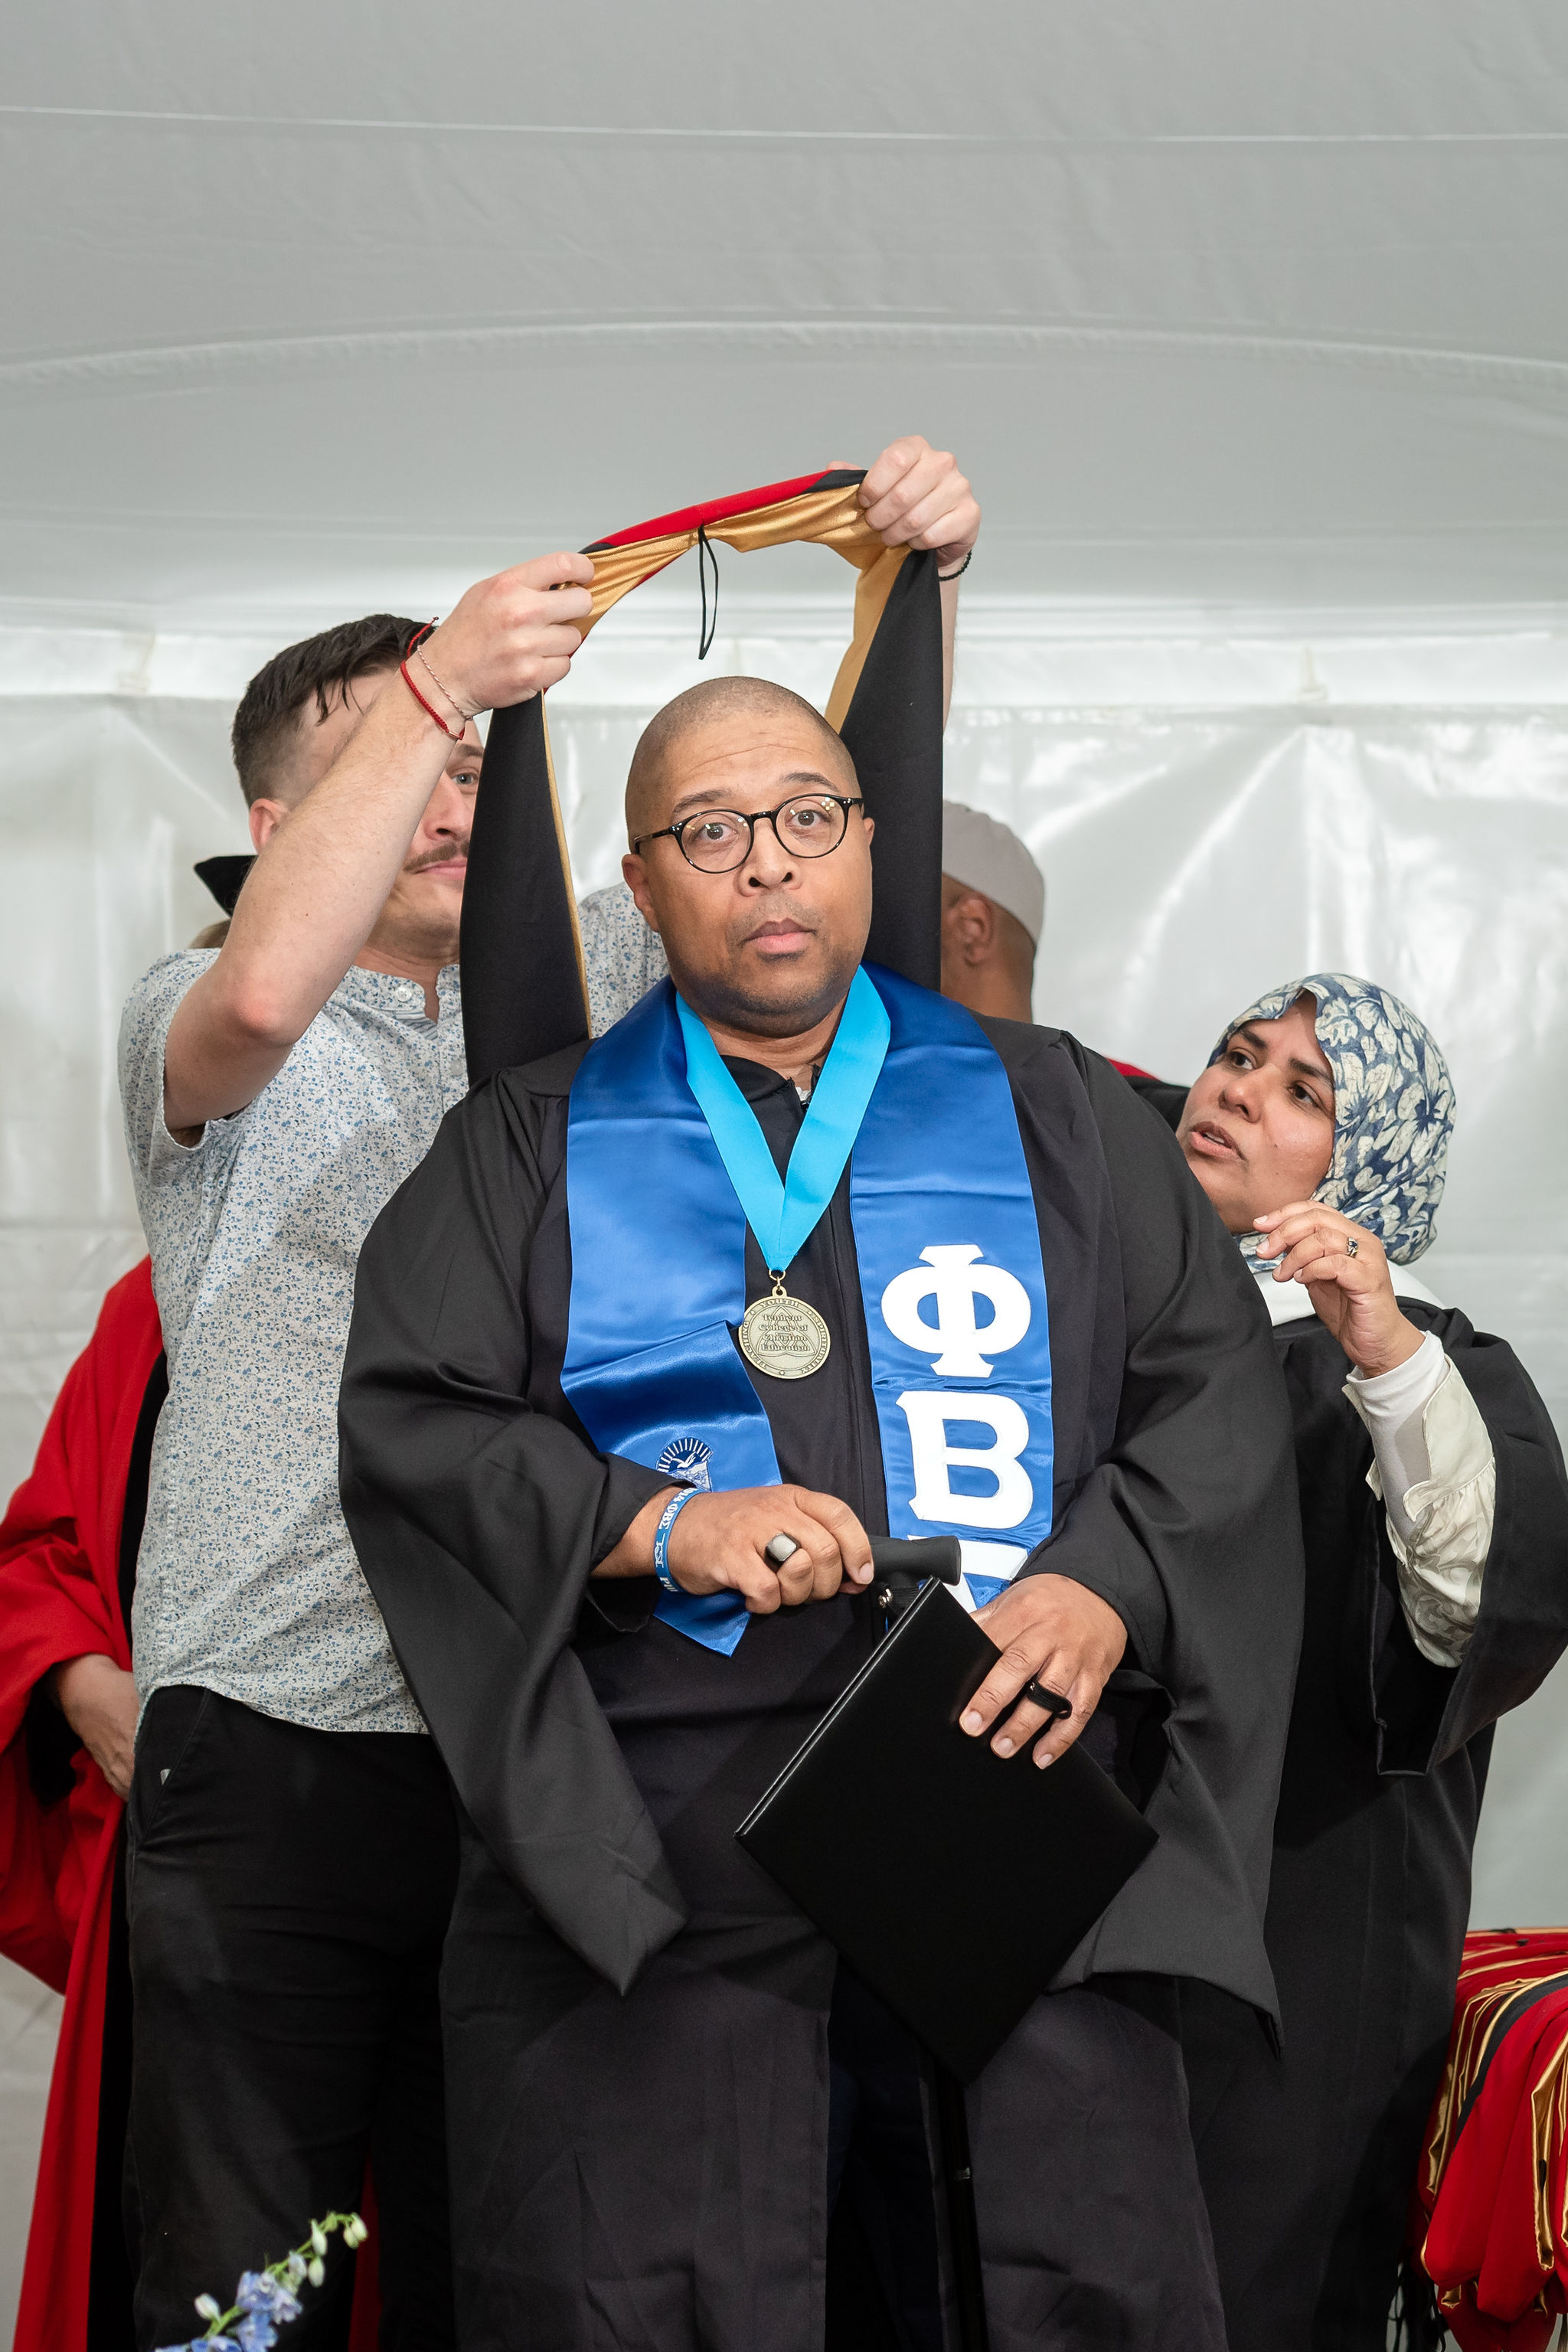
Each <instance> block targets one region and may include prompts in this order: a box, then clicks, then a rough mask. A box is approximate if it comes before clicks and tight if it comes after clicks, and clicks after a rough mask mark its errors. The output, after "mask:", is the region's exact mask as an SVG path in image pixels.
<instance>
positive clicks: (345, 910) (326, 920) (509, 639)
mask: <svg viewBox="0 0 1568 2352" xmlns="http://www.w3.org/2000/svg"><path fill="white" fill-rule="evenodd" d="M593 575H594V567H593V565H592V564H591V563H590V562H588V560H587V558H586V557H585V556H581V555H569V554H562V555H547V556H542V557H540V558H538V559H536V560H535V561H534V562H531V563H524V564H520V565H519V566H518V567H517V568H516V569H515V570H513V571H510V572H500V573H498V574H497V576H496V577H495V578H494V579H491V580H482V581H480V582H479V583H478V584H477V585H476V586H474V587H472V588H470V589H469V590H468V592H467V593H466V594H465V595H464V596H463V597H462V598H461V599H460V601H459V602H458V605H457V606H456V608H455V609H454V611H453V612H452V614H451V615H450V617H449V618H448V619H447V620H446V621H445V622H443V623H442V625H441V626H440V628H438V629H437V631H436V633H435V635H433V636H432V637H430V638H429V639H427V640H426V646H425V647H424V649H423V650H424V651H425V652H426V654H427V655H428V662H429V673H430V681H431V682H430V683H429V684H428V685H427V687H426V693H427V696H428V698H429V700H430V701H431V702H433V703H434V704H435V705H436V707H437V709H439V710H440V712H441V717H442V719H443V720H444V721H445V722H446V726H447V727H449V728H452V729H454V730H458V733H459V734H461V733H462V732H463V731H464V730H463V724H462V722H463V721H464V720H465V719H467V718H468V717H469V716H470V715H471V714H472V713H473V712H475V711H479V710H488V709H500V708H501V707H503V706H505V705H507V704H510V703H514V702H522V701H526V700H527V699H528V698H529V697H530V696H531V695H534V694H537V693H540V692H541V691H542V689H543V688H546V687H548V686H552V685H553V684H554V683H555V682H556V680H557V679H558V678H561V677H564V676H565V674H566V671H567V669H568V668H569V667H570V666H571V659H572V656H573V654H574V652H575V651H576V649H577V647H578V646H579V645H580V644H581V642H582V638H581V635H580V633H579V631H578V629H577V628H576V626H575V625H574V624H575V623H576V622H578V621H579V620H581V619H583V618H584V617H585V615H586V614H587V612H588V610H589V598H588V594H587V583H589V582H590V581H591V580H592V578H593ZM420 675H421V677H422V678H423V677H424V675H425V674H424V672H423V671H421V673H420ZM437 678H438V679H439V680H440V681H441V686H442V688H445V689H447V694H446V697H445V698H443V696H442V694H441V692H440V690H439V689H437V688H436V687H435V685H434V680H435V679H437ZM373 684H374V681H373ZM468 745H469V747H470V748H472V749H476V750H477V747H478V738H477V737H474V736H472V735H471V734H470V735H469V736H468ZM456 748H457V749H458V751H459V752H460V751H461V748H462V747H461V746H460V745H459V746H458V747H456ZM454 752H455V744H454V738H453V736H452V735H451V734H449V733H447V732H446V731H445V729H444V728H443V726H442V725H439V724H437V720H436V719H434V718H433V717H431V716H430V714H429V712H428V711H427V710H426V709H424V708H423V707H422V706H421V704H420V702H419V701H418V700H416V698H415V696H414V695H412V694H410V693H408V692H407V691H406V690H405V688H404V686H403V685H402V683H401V681H400V679H399V678H398V677H397V674H396V672H395V671H393V672H391V673H389V674H388V676H387V677H386V678H385V679H384V681H383V682H382V683H381V686H380V688H379V690H377V691H376V692H375V693H374V698H372V699H370V700H369V703H368V708H366V709H365V711H364V716H363V719H361V721H360V722H359V724H358V726H357V727H356V729H355V730H354V732H353V735H352V736H351V738H350V740H349V741H348V743H347V745H346V746H345V748H344V749H343V751H342V752H341V753H340V755H339V757H338V759H337V760H336V761H335V762H334V763H333V765H332V766H331V768H330V769H329V770H328V772H327V773H326V774H325V776H323V777H322V779H321V782H319V783H318V784H317V785H316V786H315V787H314V789H313V790H311V791H310V792H308V793H306V795H305V797H304V798H303V799H302V800H301V801H300V803H299V804H298V806H297V807H295V808H292V809H289V810H287V811H283V810H280V809H279V810H274V809H272V808H271V807H270V806H269V807H268V810H267V811H266V812H265V813H262V814H258V812H257V811H253V812H252V815H253V820H254V831H255V837H256V839H257V845H258V857H257V861H256V865H255V866H254V868H253V869H252V872H251V875H250V877H249V879H248V881H247V883H246V886H245V888H244V890H243V892H242V893H241V896H240V900H239V905H238V907H237V908H236V910H235V917H234V921H233V924H232V925H231V927H230V929H229V933H228V937H227V939H226V940H225V942H224V945H223V948H222V950H220V952H219V954H218V957H217V960H216V962H215V963H214V964H213V965H212V966H211V967H210V968H209V969H208V970H207V971H205V972H204V973H203V974H202V976H201V978H200V979H199V980H197V981H196V982H195V983H194V984H193V985H192V987H191V988H190V989H189V990H188V992H186V994H185V997H184V1001H183V1002H182V1003H181V1005H180V1007H179V1010H178V1012H177V1013H175V1015H174V1020H173V1022H172V1023H171V1024H170V1028H169V1036H168V1045H167V1050H166V1053H165V1056H164V1078H163V1083H164V1119H165V1122H166V1124H167V1126H168V1128H169V1130H170V1132H171V1133H172V1134H174V1136H176V1137H179V1138H182V1139H184V1138H186V1137H189V1136H191V1135H192V1134H193V1133H195V1131H198V1130H199V1129H201V1128H202V1127H203V1126H204V1125H205V1122H206V1121H207V1120H208V1119H210V1118H227V1117H228V1116H229V1115H230V1114H231V1113H233V1112H235V1111H237V1110H240V1109H242V1108H244V1106H245V1105H246V1104H247V1103H248V1102H250V1101H252V1100H253V1099H254V1097H256V1096H257V1095H258V1093H259V1092H260V1091H261V1088H262V1087H264V1086H266V1084H267V1083H268V1079H269V1078H271V1077H273V1076H275V1075H276V1073H277V1072H278V1071H279V1069H280V1068H281V1067H282V1066H283V1064H284V1062H285V1061H286V1060H287V1059H288V1057H289V1052H290V1050H291V1049H292V1047H293V1046H294V1045H296V1044H297V1043H298V1041H299V1040H300V1037H302V1036H303V1035H304V1033H305V1031H306V1030H307V1029H308V1028H309V1027H310V1023H311V1022H312V1021H313V1020H314V1019H315V1017H316V1015H317V1013H319V1012H320V1011H321V1007H322V1005H323V1004H325V1003H326V1001H327V999H328V997H329V996H331V992H332V991H333V989H335V988H336V987H337V985H338V983H339V982H340V981H341V980H342V977H343V974H344V973H345V972H346V971H348V969H349V967H350V965H351V964H352V963H353V961H354V960H355V958H356V957H357V956H358V955H359V954H360V952H361V950H363V947H364V945H365V942H366V940H368V939H369V938H370V935H371V933H372V931H373V930H374V927H375V924H376V921H377V919H378V918H379V916H380V914H381V912H382V909H383V908H384V905H385V903H386V899H387V897H388V894H389V893H390V892H391V890H392V888H393V886H394V884H395V882H396V880H397V878H398V876H399V873H400V872H401V870H402V866H403V863H404V860H405V856H407V852H408V848H409V844H410V843H411V841H412V840H413V838H414V834H415V830H416V826H417V825H418V824H419V821H420V818H421V816H422V814H424V811H425V809H426V804H427V803H428V802H429V800H430V797H431V794H432V793H434V792H435V791H436V790H437V786H438V785H439V783H440V782H441V779H442V777H443V775H444V773H445V772H446V771H447V767H448V765H449V763H450V762H451V761H452V759H453V757H454Z"/></svg>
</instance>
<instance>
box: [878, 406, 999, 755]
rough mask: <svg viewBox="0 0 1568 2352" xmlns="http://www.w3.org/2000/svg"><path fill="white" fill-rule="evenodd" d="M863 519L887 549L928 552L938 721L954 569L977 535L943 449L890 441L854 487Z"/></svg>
mask: <svg viewBox="0 0 1568 2352" xmlns="http://www.w3.org/2000/svg"><path fill="white" fill-rule="evenodd" d="M860 502H861V505H862V507H863V508H864V509H865V514H866V520H867V521H868V523H869V524H870V526H871V528H872V530H876V531H879V532H880V533H881V535H882V538H883V540H884V541H886V543H887V544H888V546H889V547H919V548H929V549H933V550H934V551H935V553H936V559H937V569H938V572H949V573H952V574H953V575H955V576H953V577H952V578H949V579H946V580H944V581H943V582H942V725H943V726H944V727H945V726H946V724H947V713H948V706H949V704H950V703H951V702H952V647H953V639H954V637H955V635H956V634H957V628H958V580H957V577H956V573H957V571H958V568H959V567H960V566H961V565H962V564H963V562H965V561H966V559H967V558H968V556H969V555H970V553H971V551H973V546H974V542H975V541H976V540H977V539H978V538H979V536H980V509H979V507H978V505H977V504H976V503H975V499H974V494H973V491H972V490H971V488H970V487H969V484H968V482H967V480H966V479H965V478H964V477H963V475H962V474H961V473H960V472H959V470H958V467H957V465H956V463H955V461H954V460H953V459H952V457H950V456H949V455H948V453H947V451H946V450H945V449H933V448H932V447H931V443H930V442H929V441H927V440H926V439H925V438H924V436H922V435H921V434H919V433H910V434H906V435H905V436H904V437H903V439H902V440H900V441H890V442H889V445H888V446H887V447H886V448H885V449H884V450H883V452H882V454H881V456H880V457H879V458H878V460H877V462H876V464H875V465H874V466H873V467H870V469H869V471H868V474H867V476H866V479H865V481H864V482H863V483H862V484H861V486H860Z"/></svg>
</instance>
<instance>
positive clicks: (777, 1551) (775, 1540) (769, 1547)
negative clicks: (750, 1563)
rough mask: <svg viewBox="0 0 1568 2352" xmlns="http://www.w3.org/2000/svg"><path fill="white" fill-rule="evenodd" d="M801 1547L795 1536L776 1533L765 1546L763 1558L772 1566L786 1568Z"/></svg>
mask: <svg viewBox="0 0 1568 2352" xmlns="http://www.w3.org/2000/svg"><path fill="white" fill-rule="evenodd" d="M799 1549H800V1546H799V1545H798V1544H797V1543H796V1541H795V1538H794V1537H793V1536H786V1535H776V1536H773V1537H771V1538H769V1540H768V1541H767V1542H766V1543H765V1544H764V1545H763V1559H765V1560H766V1561H767V1564H768V1566H769V1567H770V1568H784V1567H787V1565H788V1564H789V1562H790V1561H791V1560H792V1559H794V1558H795V1553H796V1552H797V1551H798V1550H799Z"/></svg>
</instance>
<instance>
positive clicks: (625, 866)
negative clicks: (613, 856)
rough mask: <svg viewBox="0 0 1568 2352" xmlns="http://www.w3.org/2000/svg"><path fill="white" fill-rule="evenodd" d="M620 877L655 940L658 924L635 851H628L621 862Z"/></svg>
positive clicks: (644, 873)
mask: <svg viewBox="0 0 1568 2352" xmlns="http://www.w3.org/2000/svg"><path fill="white" fill-rule="evenodd" d="M621 877H622V879H623V880H624V882H625V883H626V888H627V889H628V890H629V891H630V892H631V894H632V897H633V898H634V899H635V900H636V902H637V912H638V914H639V915H640V916H641V917H642V919H643V921H644V922H645V923H646V924H647V927H648V929H649V930H650V931H651V932H652V933H653V935H654V937H655V938H656V939H657V938H658V922H657V920H656V919H655V916H654V911H653V899H652V898H651V896H650V895H649V892H648V887H647V866H645V865H644V864H643V862H642V859H641V858H640V857H639V856H637V851H636V850H635V849H628V850H627V852H626V856H624V857H623V858H622V860H621Z"/></svg>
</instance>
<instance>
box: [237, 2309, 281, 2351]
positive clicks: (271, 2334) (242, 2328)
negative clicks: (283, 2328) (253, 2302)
mask: <svg viewBox="0 0 1568 2352" xmlns="http://www.w3.org/2000/svg"><path fill="white" fill-rule="evenodd" d="M238 2336H239V2344H240V2352H272V2347H273V2346H274V2345H275V2344H276V2343H277V2341H278V2330H277V2329H276V2328H275V2327H274V2326H273V2325H272V2322H271V2320H270V2319H269V2318H268V2315H267V2314H266V2313H265V2312H264V2311H251V2312H247V2314H246V2315H245V2317H244V2318H243V2319H242V2320H241V2321H240V2323H239V2328H238Z"/></svg>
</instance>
